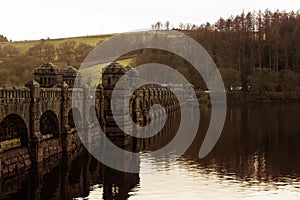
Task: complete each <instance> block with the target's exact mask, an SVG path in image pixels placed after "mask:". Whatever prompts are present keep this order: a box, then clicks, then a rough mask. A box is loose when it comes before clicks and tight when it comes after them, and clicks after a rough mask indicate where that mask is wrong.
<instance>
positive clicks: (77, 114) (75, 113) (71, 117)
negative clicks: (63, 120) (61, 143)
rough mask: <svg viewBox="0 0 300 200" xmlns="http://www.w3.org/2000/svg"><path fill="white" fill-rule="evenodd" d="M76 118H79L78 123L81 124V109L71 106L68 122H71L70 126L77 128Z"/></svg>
mask: <svg viewBox="0 0 300 200" xmlns="http://www.w3.org/2000/svg"><path fill="white" fill-rule="evenodd" d="M74 118H75V119H76V120H78V122H77V123H76V124H77V125H80V126H81V123H82V117H81V114H80V111H79V109H78V108H71V109H70V110H69V113H68V124H69V126H70V128H75V127H76V124H75V122H74Z"/></svg>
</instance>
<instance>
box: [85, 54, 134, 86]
mask: <svg viewBox="0 0 300 200" xmlns="http://www.w3.org/2000/svg"><path fill="white" fill-rule="evenodd" d="M117 62H118V63H120V64H121V65H124V66H127V65H131V64H132V63H133V62H135V58H128V59H123V60H118V61H117ZM108 64H109V63H103V64H99V65H95V66H92V67H88V68H85V69H80V73H81V74H82V76H83V80H84V82H89V81H90V83H89V84H90V85H97V84H100V83H101V82H102V80H101V76H100V74H101V73H102V69H103V67H105V66H107V65H108ZM99 77H100V79H98V78H99ZM88 79H89V81H88Z"/></svg>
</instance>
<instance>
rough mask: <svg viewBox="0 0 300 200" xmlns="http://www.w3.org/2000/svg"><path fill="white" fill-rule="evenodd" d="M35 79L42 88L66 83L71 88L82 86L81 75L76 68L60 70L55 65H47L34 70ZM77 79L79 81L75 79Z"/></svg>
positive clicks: (69, 67)
mask: <svg viewBox="0 0 300 200" xmlns="http://www.w3.org/2000/svg"><path fill="white" fill-rule="evenodd" d="M33 75H34V79H35V80H36V81H37V82H38V83H39V84H40V87H46V88H50V87H53V86H55V85H57V84H59V83H60V82H62V81H64V82H65V83H66V84H68V86H69V87H70V88H73V87H75V88H78V87H80V86H81V75H80V74H78V70H77V69H76V68H75V67H72V66H67V67H65V68H63V69H60V68H58V67H57V66H56V65H54V64H53V63H46V64H43V65H42V66H40V67H37V68H36V69H35V70H34V73H33ZM76 77H77V81H76V82H75V79H76Z"/></svg>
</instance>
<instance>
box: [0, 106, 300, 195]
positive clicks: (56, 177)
mask: <svg viewBox="0 0 300 200" xmlns="http://www.w3.org/2000/svg"><path fill="white" fill-rule="evenodd" d="M299 110H300V104H255V105H254V104H249V105H232V106H229V108H228V112H227V118H226V123H225V127H224V130H223V132H222V135H221V137H220V140H219V141H218V143H217V145H216V146H215V148H214V149H213V151H212V152H211V153H210V154H209V155H208V156H207V157H205V158H204V159H199V158H198V157H197V156H198V152H199V149H200V146H201V144H202V140H203V138H204V134H205V131H206V130H207V127H208V124H209V119H210V109H209V108H207V107H203V108H201V121H200V122H201V123H200V128H199V131H198V135H197V138H195V140H194V142H193V144H192V145H191V147H190V148H189V149H188V150H187V152H186V153H185V155H183V156H181V157H180V159H177V160H176V161H174V159H173V156H174V155H172V154H168V155H162V156H160V157H155V156H153V155H150V154H149V152H151V151H153V150H155V149H159V148H161V147H162V146H164V145H165V144H167V143H168V142H169V141H170V140H171V139H172V138H173V137H174V133H176V131H177V129H178V125H179V123H180V115H179V114H173V115H172V116H170V117H169V119H168V121H167V124H166V125H165V127H164V128H163V130H162V131H161V132H160V133H159V134H158V135H156V136H154V137H151V138H149V139H144V140H139V139H137V140H134V141H133V144H134V146H135V147H134V148H133V149H134V150H135V151H141V153H140V159H139V160H136V161H134V162H132V161H131V160H130V159H128V163H127V164H128V165H132V164H135V165H137V166H139V168H140V173H138V174H130V173H124V172H119V171H116V170H113V169H111V168H108V167H106V166H104V165H102V164H101V163H99V162H98V161H97V160H95V159H94V158H93V157H92V156H91V155H90V154H89V153H88V152H86V151H82V152H79V153H76V154H73V155H71V156H66V155H61V156H57V157H55V158H51V159H50V160H49V161H48V162H45V163H44V164H43V165H42V166H37V167H35V168H32V169H31V170H30V171H25V172H20V174H19V175H17V176H16V177H14V178H2V179H1V191H0V194H1V199H30V200H31V199H34V200H35V199H72V198H78V199H201V198H203V199H240V198H243V199H262V198H271V199H300V180H299V179H300V161H299V160H298V158H299V146H300V135H299V132H300V131H299V130H300V127H299V118H298V111H299ZM189 117H193V115H192V113H191V116H189ZM156 123H159V122H156Z"/></svg>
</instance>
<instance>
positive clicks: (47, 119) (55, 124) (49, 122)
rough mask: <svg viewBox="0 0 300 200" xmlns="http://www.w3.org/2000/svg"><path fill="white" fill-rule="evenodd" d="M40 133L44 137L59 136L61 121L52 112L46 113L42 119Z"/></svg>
mask: <svg viewBox="0 0 300 200" xmlns="http://www.w3.org/2000/svg"><path fill="white" fill-rule="evenodd" d="M40 132H41V134H42V135H49V136H51V135H52V136H54V137H58V136H59V132H60V131H59V121H58V118H57V115H56V114H55V112H53V111H52V110H47V111H45V112H44V113H43V114H42V116H41V118H40Z"/></svg>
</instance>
